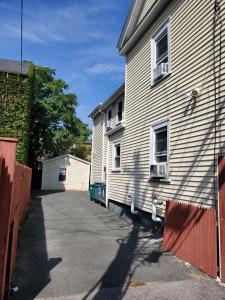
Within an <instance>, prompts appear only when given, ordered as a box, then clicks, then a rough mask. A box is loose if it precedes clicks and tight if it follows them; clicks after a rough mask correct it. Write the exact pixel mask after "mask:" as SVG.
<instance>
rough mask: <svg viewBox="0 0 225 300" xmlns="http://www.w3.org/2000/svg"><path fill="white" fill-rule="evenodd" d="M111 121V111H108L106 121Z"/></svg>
mask: <svg viewBox="0 0 225 300" xmlns="http://www.w3.org/2000/svg"><path fill="white" fill-rule="evenodd" d="M111 119H112V111H111V110H109V111H108V120H111Z"/></svg>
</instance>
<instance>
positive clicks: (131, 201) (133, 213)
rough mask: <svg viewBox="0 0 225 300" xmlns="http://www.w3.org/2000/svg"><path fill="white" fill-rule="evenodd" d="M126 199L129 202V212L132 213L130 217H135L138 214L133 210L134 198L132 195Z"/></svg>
mask: <svg viewBox="0 0 225 300" xmlns="http://www.w3.org/2000/svg"><path fill="white" fill-rule="evenodd" d="M128 199H129V201H130V212H131V213H132V215H137V214H138V211H137V210H135V201H136V199H135V196H134V194H132V195H128Z"/></svg>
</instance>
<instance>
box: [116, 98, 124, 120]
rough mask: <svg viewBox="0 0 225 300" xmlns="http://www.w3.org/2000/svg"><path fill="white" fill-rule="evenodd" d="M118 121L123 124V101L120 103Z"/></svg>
mask: <svg viewBox="0 0 225 300" xmlns="http://www.w3.org/2000/svg"><path fill="white" fill-rule="evenodd" d="M117 120H118V122H121V121H122V120H123V101H122V100H121V101H120V102H119V103H118V113H117Z"/></svg>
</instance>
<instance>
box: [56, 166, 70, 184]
mask: <svg viewBox="0 0 225 300" xmlns="http://www.w3.org/2000/svg"><path fill="white" fill-rule="evenodd" d="M61 169H66V180H65V181H59V173H60V170H61ZM67 176H68V169H67V167H66V166H62V165H59V166H58V168H57V182H58V183H59V184H65V183H66V182H67V179H68V178H67Z"/></svg>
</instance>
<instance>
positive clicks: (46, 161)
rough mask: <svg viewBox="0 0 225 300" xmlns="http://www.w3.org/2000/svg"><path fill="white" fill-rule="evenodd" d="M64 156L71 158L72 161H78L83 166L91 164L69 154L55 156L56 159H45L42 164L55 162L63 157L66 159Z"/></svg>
mask: <svg viewBox="0 0 225 300" xmlns="http://www.w3.org/2000/svg"><path fill="white" fill-rule="evenodd" d="M66 156H68V157H70V158H72V159H75V160H78V161H80V162H82V163H84V164H87V165H91V163H90V162H89V161H86V160H84V159H81V158H79V157H76V156H73V155H71V154H64V155H62V156H57V157H54V158H50V159H46V160H44V161H43V164H46V163H48V162H50V161H53V160H57V159H61V158H64V157H66Z"/></svg>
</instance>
